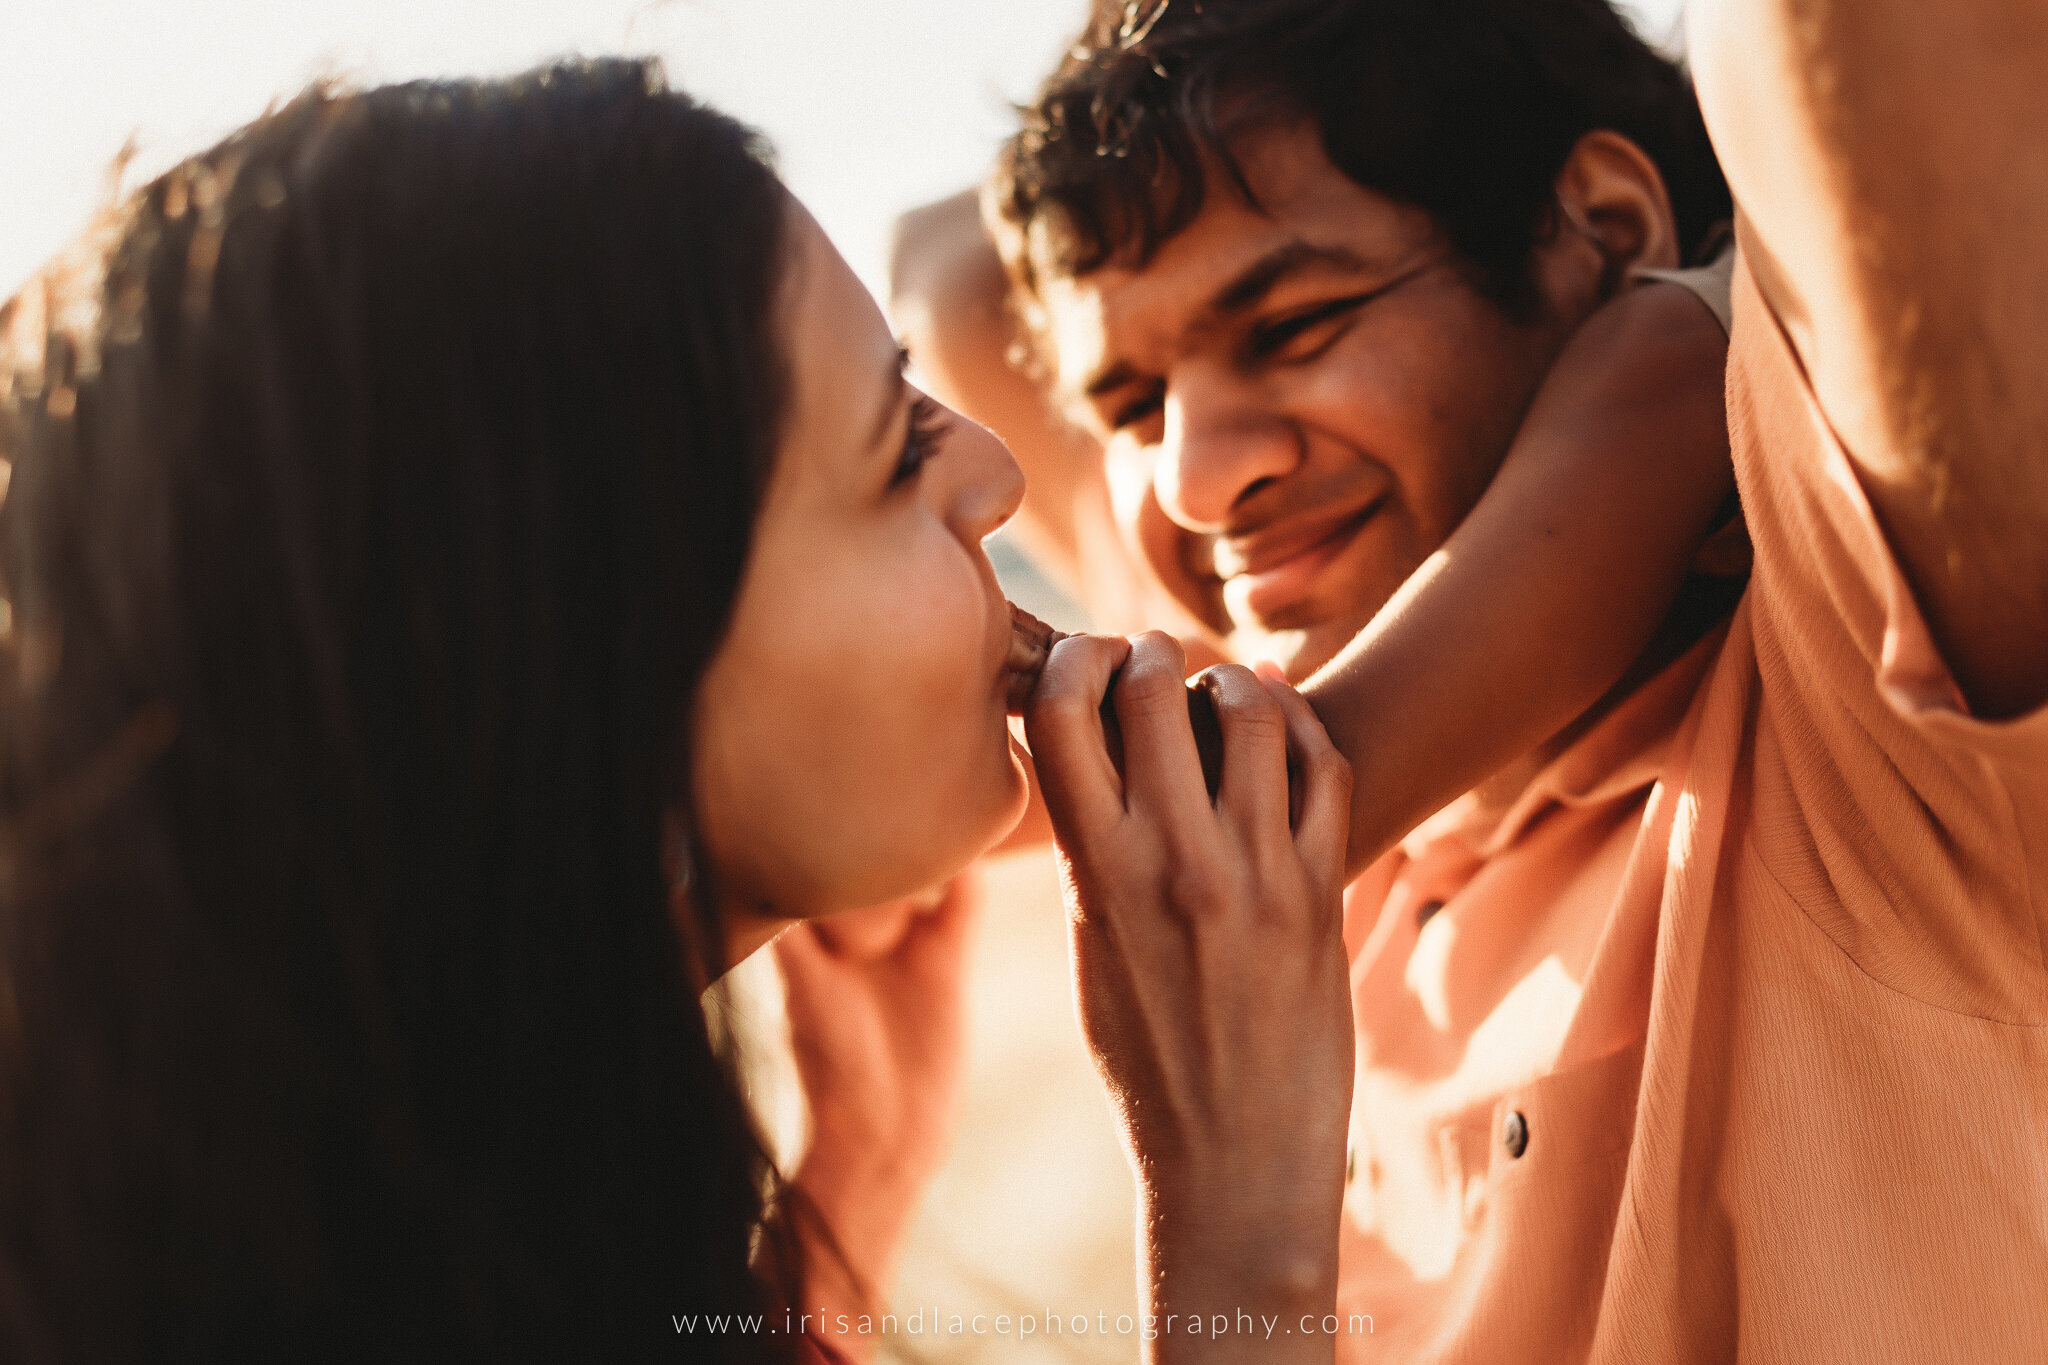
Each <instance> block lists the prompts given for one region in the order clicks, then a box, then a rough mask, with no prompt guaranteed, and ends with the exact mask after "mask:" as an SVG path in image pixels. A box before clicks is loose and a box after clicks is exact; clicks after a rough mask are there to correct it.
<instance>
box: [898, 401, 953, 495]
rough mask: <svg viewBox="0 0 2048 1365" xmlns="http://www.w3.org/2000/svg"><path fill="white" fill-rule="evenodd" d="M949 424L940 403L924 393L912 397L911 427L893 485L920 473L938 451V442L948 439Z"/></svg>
mask: <svg viewBox="0 0 2048 1365" xmlns="http://www.w3.org/2000/svg"><path fill="white" fill-rule="evenodd" d="M950 426H951V423H949V422H948V421H947V420H946V410H945V409H944V408H942V407H940V406H939V405H938V403H936V402H935V401H933V400H932V399H930V398H928V397H926V396H925V395H924V394H919V395H917V397H916V398H914V399H912V400H911V404H910V430H909V431H907V432H906V433H905V434H904V437H903V454H902V456H901V458H899V459H898V460H897V462H896V473H895V474H894V475H893V476H892V477H891V478H890V480H889V484H890V487H892V488H893V487H895V486H896V485H897V484H901V483H907V482H909V481H910V480H911V479H914V478H916V477H917V473H918V471H919V470H921V469H923V468H924V466H925V463H926V462H927V461H928V460H930V459H931V458H932V457H933V456H935V455H937V454H938V453H939V444H940V442H941V441H943V440H944V439H945V435H946V431H947V429H948V427H950Z"/></svg>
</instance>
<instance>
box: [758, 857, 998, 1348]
mask: <svg viewBox="0 0 2048 1365" xmlns="http://www.w3.org/2000/svg"><path fill="white" fill-rule="evenodd" d="M980 900H981V893H980V887H979V883H978V881H977V879H976V876H975V874H974V873H972V872H969V873H964V874H962V875H961V876H959V877H956V878H955V879H954V880H953V881H952V882H951V883H949V884H948V885H947V887H946V888H945V890H944V892H943V894H942V895H941V896H940V898H939V899H938V901H937V903H936V904H935V905H933V906H930V907H922V906H920V905H919V904H918V903H916V902H915V901H904V902H899V903H896V904H892V905H885V906H878V907H876V908H874V909H871V910H857V911H853V912H850V913H848V914H844V915H836V916H833V917H832V918H830V919H825V920H816V921H812V922H810V923H806V924H799V925H797V926H795V927H794V928H792V929H790V930H789V931H788V932H787V933H785V934H784V935H783V936H782V937H781V938H779V939H778V940H776V943H775V957H776V961H777V963H778V964H779V965H780V967H781V969H782V975H783V980H784V983H785V986H786V995H787V1001H788V1004H787V1009H788V1015H789V1026H790V1039H791V1044H792V1049H793V1051H794V1053H795V1056H796V1064H797V1075H798V1079H799V1080H800V1082H801V1084H802V1087H803V1091H804V1099H805V1102H806V1104H807V1105H808V1107H809V1111H810V1116H811V1139H810V1143H809V1145H808V1147H807V1149H806V1151H805V1153H804V1156H803V1158H802V1159H801V1161H800V1162H799V1163H798V1165H797V1169H796V1173H795V1175H794V1177H793V1179H792V1183H793V1184H794V1185H795V1186H796V1187H797V1190H798V1192H799V1194H800V1195H801V1196H803V1198H805V1199H806V1200H807V1201H808V1202H809V1204H810V1205H811V1207H812V1208H813V1209H814V1210H815V1211H816V1212H817V1213H818V1214H819V1215H821V1216H822V1218H823V1220H824V1222H825V1223H826V1225H827V1227H828V1228H829V1233H830V1240H831V1242H833V1243H836V1248H835V1247H832V1246H829V1245H824V1244H821V1242H820V1240H819V1239H817V1238H816V1237H815V1235H814V1234H815V1232H816V1230H815V1229H810V1230H807V1231H808V1232H809V1233H810V1234H812V1235H810V1236H807V1239H806V1240H807V1242H808V1243H809V1245H807V1247H806V1255H805V1260H806V1276H807V1281H806V1285H805V1297H806V1300H807V1302H806V1304H805V1307H806V1308H808V1309H810V1310H813V1311H817V1312H821V1313H825V1314H827V1316H828V1317H829V1316H833V1315H836V1314H838V1313H840V1312H846V1313H849V1314H851V1315H854V1316H855V1317H856V1318H857V1317H858V1315H859V1314H860V1313H862V1312H868V1311H872V1310H873V1308H874V1306H875V1304H874V1301H875V1300H876V1299H877V1297H878V1296H881V1295H884V1294H886V1292H887V1286H888V1283H889V1281H890V1280H891V1279H892V1278H893V1277H894V1273H895V1263H896V1258H897V1255H898V1253H899V1252H900V1250H901V1243H902V1240H903V1235H904V1233H905V1231H906V1230H907V1228H908V1225H909V1219H910V1214H911V1212H912V1210H913V1208H914V1206H915V1205H916V1202H917V1200H918V1198H919V1196H920V1195H921V1194H922V1193H923V1190H924V1187H925V1185H926V1184H927V1183H928V1182H929V1181H930V1179H931V1177H932V1175H933V1174H934V1173H935V1172H936V1171H937V1169H938V1167H939V1165H940V1163H941V1162H942V1161H943V1160H944V1159H945V1152H946V1147H947V1145H948V1143H949V1142H950V1141H951V1138H952V1132H953V1127H954V1124H955V1122H956V1120H957V1117H958V1111H959V1102H960V1083H961V1075H962V1070H963V1063H964V1060H965V1054H966V1029H965V1003H966V965H967V944H968V939H969V930H970V928H971V926H972V923H973V920H974V918H975V914H976V912H977V909H978V907H979V905H980ZM798 1226H799V1228H800V1229H802V1228H803V1224H802V1222H801V1220H799V1224H798ZM842 1254H843V1257H844V1261H845V1264H843V1265H842V1264H840V1258H841V1255H842ZM839 1344H840V1345H841V1347H842V1348H843V1349H845V1350H848V1351H850V1352H855V1353H859V1352H860V1348H861V1346H862V1343H861V1342H860V1341H859V1340H858V1339H847V1340H844V1341H841V1342H840V1343H839ZM870 1344H871V1342H870Z"/></svg>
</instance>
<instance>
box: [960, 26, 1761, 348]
mask: <svg viewBox="0 0 2048 1365" xmlns="http://www.w3.org/2000/svg"><path fill="white" fill-rule="evenodd" d="M1023 113H1024V126H1023V127H1022V129H1020V130H1019V131H1018V133H1017V134H1016V135H1015V136H1014V137H1013V138H1012V139H1011V140H1010V142H1009V143H1008V144H1007V145H1006V147H1005V148H1004V150H1003V153H1002V156H1001V158H1000V160H999V162H998V166H997V171H996V174H995V177H994V178H993V180H992V182H991V184H990V187H989V201H990V203H991V205H992V207H993V209H994V212H995V214H996V216H997V218H998V220H999V226H1000V227H1001V228H1002V229H1003V231H1002V232H1000V233H999V236H1002V237H1004V238H1005V239H1006V240H1005V241H1004V242H1003V247H1004V253H1003V254H1004V257H1005V259H1006V261H1007V262H1008V264H1009V265H1010V268H1011V270H1012V273H1013V274H1014V275H1015V276H1016V277H1017V279H1018V281H1019V283H1020V284H1021V285H1022V286H1023V288H1024V289H1025V291H1026V292H1027V293H1031V292H1034V291H1035V289H1036V284H1037V272H1039V271H1040V270H1042V269H1047V268H1049V269H1051V270H1052V271H1054V272H1056V273H1058V274H1061V275H1064V276H1067V277H1076V276H1081V275H1086V274H1088V273H1089V272H1091V271H1093V270H1097V269H1099V268H1101V267H1102V266H1104V265H1107V264H1109V263H1111V262H1112V261H1115V262H1119V263H1123V264H1131V265H1136V266H1142V265H1144V264H1145V263H1146V262H1147V261H1149V260H1150V259H1151V258H1152V254H1153V252H1154V251H1156V250H1157V249H1158V247H1159V246H1160V244H1161V243H1162V242H1164V241H1165V240H1166V239H1167V238H1169V237H1171V236H1173V235H1174V234H1175V233H1176V232H1178V231H1180V230H1181V229H1182V228H1183V227H1185V226H1187V224H1188V223H1189V221H1191V220H1192V219H1193V218H1194V216H1195V214H1196V213H1197V212H1198V211H1199V210H1200V209H1201V206H1202V201H1203V196H1204V194H1205V193H1206V192H1207V190H1208V189H1209V188H1210V187H1209V186H1208V185H1207V183H1206V177H1205V175H1204V170H1203V163H1204V157H1205V155H1206V156H1209V157H1213V158H1214V159H1215V163H1216V164H1217V165H1219V166H1220V167H1221V168H1222V169H1223V171H1224V173H1225V174H1226V175H1227V176H1228V177H1229V178H1230V179H1231V180H1232V181H1233V184H1234V188H1235V189H1236V190H1237V191H1238V192H1239V193H1241V194H1243V195H1245V196H1246V198H1247V199H1251V198H1252V195H1251V190H1250V187H1249V185H1248V184H1247V183H1246V180H1245V176H1244V174H1243V171H1242V169H1241V167H1240V166H1239V164H1238V162H1237V160H1236V159H1235V157H1234V156H1233V154H1232V142H1233V140H1234V138H1235V137H1236V136H1237V135H1238V134H1239V133H1241V132H1243V131H1245V130H1246V129H1248V128H1251V127H1253V126H1256V125H1258V124H1260V123H1262V122H1264V121H1266V120H1269V119H1271V118H1274V117H1276V116H1285V117H1298V116H1306V117H1307V118H1309V119H1310V120H1312V121H1313V122H1314V123H1315V125H1316V127H1317V128H1318V129H1319V130H1320V132H1321V134H1322V141H1323V147H1324V150H1325V151H1326V152H1327V153H1328V154H1329V157H1330V160H1331V161H1332V162H1333V163H1334V164H1335V165H1336V166H1337V168H1338V169H1339V170H1341V171H1342V172H1343V173H1344V174H1345V175H1347V176H1349V177H1350V178H1351V179H1352V180H1353V181H1355V182H1356V183H1358V184H1359V185H1362V186H1364V187H1365V188H1367V189H1370V190H1375V191H1377V192H1379V193H1381V194H1383V195H1386V196H1387V197H1389V198H1391V199H1394V200H1397V201H1399V202H1401V203H1404V204H1409V205H1412V206H1414V207H1417V208H1421V209H1423V210H1425V211H1426V212H1428V213H1429V214H1430V215H1431V216H1432V217H1433V218H1434V219H1435V221H1436V223H1437V225H1438V226H1439V227H1440V228H1441V229H1442V231H1443V233H1444V235H1445V237H1446V238H1447V240H1448V241H1449V243H1450V245H1451V247H1452V248H1453V249H1454V250H1455V251H1456V252H1457V253H1458V254H1459V256H1460V257H1461V258H1463V260H1464V261H1465V262H1466V263H1467V265H1468V266H1470V267H1471V268H1472V269H1473V271H1474V275H1475V278H1476V279H1477V280H1478V282H1479V283H1480V285H1481V287H1482V288H1484V289H1485V290H1486V292H1487V294H1488V295H1489V296H1490V297H1492V298H1493V299H1494V300H1495V301H1496V302H1497V303H1499V304H1501V305H1502V306H1503V307H1506V308H1507V309H1509V310H1510V311H1511V312H1514V313H1523V312H1526V311H1527V310H1528V309H1529V308H1530V307H1532V306H1533V303H1534V298H1533V293H1532V288H1533V286H1532V284H1531V281H1530V279H1529V270H1528V267H1529V260H1530V252H1531V250H1532V248H1533V247H1534V246H1535V245H1536V244H1537V243H1538V242H1539V241H1541V240H1544V239H1546V238H1547V237H1548V235H1549V233H1550V232H1551V231H1552V230H1553V228H1554V225H1555V218H1554V206H1555V195H1554V191H1553V186H1554V184H1555V182H1556V179H1557V174H1558V172H1559V171H1560V170H1562V169H1563V168H1564V163H1565V160H1566V158H1567V157H1569V156H1570V154H1571V150H1572V147H1573V146H1574V145H1575V144H1576V143H1577V142H1578V140H1579V138H1581V137H1582V136H1584V135H1585V134H1586V133H1588V132H1591V131H1593V130H1594V129H1601V128H1605V129H1611V130H1613V131H1615V132H1618V133H1621V134H1623V135H1624V136H1626V137H1628V138H1630V139H1631V140H1633V141H1634V142H1635V143H1636V144H1637V145H1638V146H1640V147H1641V148H1642V149H1643V151H1644V152H1645V153H1646V154H1647V155H1648V156H1649V157H1650V159H1651V160H1652V161H1654V162H1655V163H1656V164H1657V167H1658V169H1659V170H1660V171H1661V172H1662V173H1663V176H1664V183H1665V186H1666V188H1667V190H1668V192H1669V193H1670V196H1671V203H1672V209H1673V211H1674V213H1675V215H1676V217H1677V220H1678V231H1679V236H1680V239H1681V242H1682V244H1683V250H1684V251H1685V252H1686V254H1688V255H1689V256H1690V255H1694V254H1696V253H1698V252H1699V251H1700V250H1701V249H1702V248H1703V247H1705V246H1706V245H1708V243H1709V240H1710V237H1711V236H1712V235H1713V234H1714V233H1715V232H1716V229H1717V228H1718V226H1719V225H1720V224H1721V223H1723V222H1724V221H1725V220H1726V219H1727V218H1728V217H1729V215H1730V213H1731V212H1732V210H1731V207H1730V202H1729V195H1728V186H1727V183H1726V182H1725V181H1724V180H1723V178H1722V175H1721V169H1720V165H1719V163H1718V162H1717V161H1716V160H1715V157H1714V152H1713V148H1712V147H1711V146H1710V145H1709V143H1708V141H1707V133H1706V127H1705V125H1704V124H1703V123H1702V121H1701V119H1700V112H1699V104H1698V101H1697V100H1696V99H1695V98H1694V96H1693V93H1692V86H1691V82H1690V81H1689V80H1688V79H1687V78H1686V75H1685V73H1684V72H1683V71H1681V70H1680V69H1679V68H1678V67H1677V66H1675V65H1674V64H1673V63H1671V62H1670V61H1667V60H1666V59H1664V58H1663V57H1661V56H1659V55H1657V54H1656V53H1655V52H1653V51H1651V50H1650V49H1649V48H1648V47H1647V46H1646V45H1645V44H1644V43H1643V41H1642V40H1641V39H1640V38H1638V37H1637V36H1636V35H1635V33H1634V32H1633V31H1632V30H1631V29H1630V28H1629V27H1628V25H1627V24H1626V23H1625V22H1624V21H1623V20H1622V19H1621V17H1620V16H1619V15H1618V14H1616V13H1615V11H1614V9H1613V7H1612V6H1611V5H1609V4H1608V3H1607V0H1096V5H1095V10H1094V13H1093V15H1092V16H1091V18H1090V19H1089V21H1088V25H1087V27H1086V29H1084V30H1083V32H1082V34H1081V37H1080V38H1079V40H1078V41H1077V42H1076V43H1075V44H1074V46H1073V47H1072V49H1071V50H1069V52H1068V53H1067V55H1066V57H1065V58H1064V60H1062V61H1061V63H1060V65H1059V67H1058V69H1057V70H1055V71H1054V72H1053V74H1052V75H1051V76H1050V77H1049V78H1048V79H1047V81H1046V83H1045V85H1044V87H1043V88H1042V89H1041V90H1040V92H1039V96H1038V99H1037V101H1036V103H1035V104H1033V105H1032V106H1031V107H1029V108H1027V109H1026V110H1024V111H1023ZM1254 202H1255V201H1254Z"/></svg>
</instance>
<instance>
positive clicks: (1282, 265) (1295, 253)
mask: <svg viewBox="0 0 2048 1365" xmlns="http://www.w3.org/2000/svg"><path fill="white" fill-rule="evenodd" d="M1318 267H1321V268H1325V269H1334V270H1341V271H1344V272H1347V273H1349V274H1366V273H1368V272H1370V270H1371V269H1372V267H1371V266H1370V265H1368V264H1367V263H1366V262H1365V261H1364V260H1362V259H1361V258H1360V257H1359V256H1358V255H1357V254H1356V253H1355V252H1352V251H1350V250H1347V249H1346V248H1344V247H1341V246H1317V245H1316V244H1315V243H1313V242H1304V241H1302V240H1301V239H1300V238H1296V239H1295V240H1293V241H1291V242H1287V243H1284V244H1282V245H1280V246H1277V247H1275V248H1273V249H1272V250H1271V251H1269V252H1267V253H1266V254H1265V255H1263V256H1261V257H1259V259H1258V260H1256V261H1253V262H1252V263H1251V264H1250V265H1248V266H1246V267H1245V268H1244V269H1243V270H1240V271H1239V272H1238V273H1237V275H1236V276H1235V277H1234V278H1233V279H1231V280H1230V282H1229V283H1227V284H1225V285H1224V286H1223V287H1222V288H1221V289H1219V290H1217V291H1216V293H1215V294H1214V295H1213V296H1212V297H1211V298H1210V300H1209V302H1208V304H1207V305H1206V306H1204V307H1203V309H1202V311H1201V312H1200V313H1199V314H1198V315H1197V316H1196V320H1195V323H1194V327H1195V328H1202V327H1211V326H1214V325H1215V324H1216V323H1217V322H1219V321H1222V320H1223V319H1225V318H1228V317H1231V316H1233V315H1235V314H1238V313H1242V312H1244V311H1245V310H1246V309H1247V308H1252V307H1256V306H1257V305H1258V303H1259V301H1260V300H1261V299H1263V298H1265V297H1266V295H1268V294H1270V293H1272V292H1273V287H1274V286H1275V285H1277V284H1279V283H1280V282H1281V281H1282V280H1284V279H1286V278H1287V277H1288V276H1289V275H1292V274H1295V273H1296V272H1298V271H1303V270H1311V269H1315V268H1318ZM1137 378H1139V375H1138V371H1137V370H1136V369H1134V368H1133V367H1132V366H1130V365H1128V364H1125V363H1123V362H1118V363H1117V364H1115V365H1112V366H1110V367H1109V368H1108V369H1106V370H1104V371H1103V372H1102V373H1101V374H1098V375H1096V376H1094V377H1093V378H1091V379H1089V380H1088V381H1087V382H1086V383H1085V384H1084V385H1083V386H1082V389H1081V396H1082V397H1084V398H1100V397H1102V395H1104V394H1106V393H1113V392H1115V391H1116V390H1118V389H1120V388H1122V387H1123V386H1124V385H1126V384H1129V383H1131V382H1132V381H1134V380H1136V379H1137Z"/></svg>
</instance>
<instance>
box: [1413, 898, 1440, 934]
mask: <svg viewBox="0 0 2048 1365" xmlns="http://www.w3.org/2000/svg"><path fill="white" fill-rule="evenodd" d="M1443 908H1444V903H1443V902H1442V901H1424V902H1423V903H1422V905H1421V907H1420V908H1419V909H1417V910H1416V912H1415V927H1416V928H1418V929H1420V928H1421V927H1422V926H1423V925H1425V924H1427V923H1429V922H1430V921H1431V920H1433V919H1435V918H1436V912H1437V911H1439V910H1441V909H1443Z"/></svg>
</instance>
